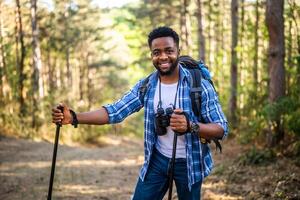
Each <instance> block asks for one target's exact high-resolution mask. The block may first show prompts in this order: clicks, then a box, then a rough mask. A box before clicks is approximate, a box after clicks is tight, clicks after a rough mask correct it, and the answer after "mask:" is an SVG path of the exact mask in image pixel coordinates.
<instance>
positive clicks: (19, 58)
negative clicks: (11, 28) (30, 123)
mask: <svg viewBox="0 0 300 200" xmlns="http://www.w3.org/2000/svg"><path fill="white" fill-rule="evenodd" d="M15 14H16V27H15V30H16V64H17V71H18V76H19V80H18V86H17V88H18V101H19V106H20V117H21V119H22V117H24V116H25V114H26V110H27V109H26V105H25V99H24V96H23V90H24V80H25V74H24V59H25V53H26V49H25V45H24V36H23V27H22V17H21V6H20V1H19V0H16V11H15ZM19 42H20V45H21V55H19V51H20V49H19V48H20V47H19Z"/></svg>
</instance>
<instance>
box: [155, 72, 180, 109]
mask: <svg viewBox="0 0 300 200" xmlns="http://www.w3.org/2000/svg"><path fill="white" fill-rule="evenodd" d="M158 79H159V87H158V95H159V100H158V104H157V107H158V108H162V100H161V79H160V76H159V77H158ZM179 80H180V75H179V78H178V82H177V87H176V93H175V98H174V104H173V105H172V106H173V109H176V101H177V93H178V88H179ZM178 102H179V101H178ZM178 104H180V102H179V103H178Z"/></svg>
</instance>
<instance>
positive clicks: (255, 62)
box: [253, 0, 259, 94]
mask: <svg viewBox="0 0 300 200" xmlns="http://www.w3.org/2000/svg"><path fill="white" fill-rule="evenodd" d="M258 22H259V0H256V4H255V26H254V27H255V28H254V30H255V31H254V58H253V90H254V93H255V94H256V93H257V91H258V90H257V88H258V76H257V70H258V28H259V23H258Z"/></svg>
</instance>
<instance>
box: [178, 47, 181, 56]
mask: <svg viewBox="0 0 300 200" xmlns="http://www.w3.org/2000/svg"><path fill="white" fill-rule="evenodd" d="M180 50H181V49H180V48H178V56H180Z"/></svg>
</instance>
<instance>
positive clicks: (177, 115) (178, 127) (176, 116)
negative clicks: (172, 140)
mask: <svg viewBox="0 0 300 200" xmlns="http://www.w3.org/2000/svg"><path fill="white" fill-rule="evenodd" d="M187 123H188V122H187V119H186V117H185V115H184V114H183V110H181V109H179V108H177V109H175V110H174V112H173V114H172V115H171V119H170V126H171V129H172V130H173V131H174V132H177V133H179V134H184V133H186V131H187V130H188V124H187Z"/></svg>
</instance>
